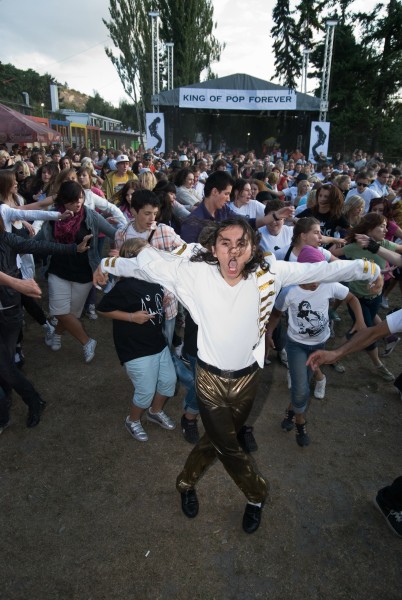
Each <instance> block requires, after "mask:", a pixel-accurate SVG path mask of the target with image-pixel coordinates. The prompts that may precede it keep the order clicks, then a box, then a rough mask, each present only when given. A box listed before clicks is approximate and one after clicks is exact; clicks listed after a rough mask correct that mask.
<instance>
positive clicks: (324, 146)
mask: <svg viewBox="0 0 402 600" xmlns="http://www.w3.org/2000/svg"><path fill="white" fill-rule="evenodd" d="M330 126H331V123H327V122H326V121H313V122H312V123H311V133H310V150H309V153H308V158H309V160H313V161H315V162H317V161H318V160H319V159H320V154H322V155H323V156H325V157H327V155H328V142H329V128H330Z"/></svg>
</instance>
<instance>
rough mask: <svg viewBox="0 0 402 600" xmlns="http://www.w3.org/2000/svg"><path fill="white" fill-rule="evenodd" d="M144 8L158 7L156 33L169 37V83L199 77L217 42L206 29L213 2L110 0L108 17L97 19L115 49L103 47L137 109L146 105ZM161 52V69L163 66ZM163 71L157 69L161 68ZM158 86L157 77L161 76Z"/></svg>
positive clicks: (148, 75) (148, 69)
mask: <svg viewBox="0 0 402 600" xmlns="http://www.w3.org/2000/svg"><path fill="white" fill-rule="evenodd" d="M150 11H159V13H160V19H161V27H160V38H161V40H164V41H165V42H173V43H174V84H175V85H176V86H177V85H186V84H188V83H195V82H197V81H200V76H201V72H202V71H203V70H204V69H206V68H209V67H210V63H211V62H214V61H216V60H219V58H220V54H221V51H222V49H223V47H224V46H223V45H221V44H220V43H219V42H218V41H217V40H216V39H215V37H214V36H213V35H212V31H213V28H214V27H216V24H214V22H213V7H212V3H211V1H210V0H153V1H152V0H120V1H119V2H117V0H110V5H109V13H110V17H111V18H110V21H105V20H104V19H103V23H104V24H105V25H106V27H107V29H108V30H109V34H110V37H111V40H112V42H113V44H114V46H115V48H116V49H117V50H118V55H115V54H114V53H113V51H112V50H111V49H110V48H105V51H106V54H107V56H108V57H109V58H110V60H111V61H112V63H113V64H114V66H115V67H116V69H117V72H118V75H119V77H120V80H121V82H122V84H123V87H124V90H125V92H126V93H127V95H128V96H129V97H130V98H131V99H132V100H133V102H134V104H135V106H136V107H137V118H138V123H139V124H140V132H141V133H142V127H141V123H144V122H145V115H144V114H142V115H141V117H142V120H141V118H140V114H139V113H140V109H139V107H142V111H141V112H142V113H144V112H145V110H147V111H149V110H150V108H151V90H152V48H151V43H152V40H151V24H150V17H149V14H148V13H149V12H150ZM163 59H164V57H163V55H162V56H161V60H162V69H161V70H162V71H163ZM162 75H163V73H162ZM162 88H163V77H162Z"/></svg>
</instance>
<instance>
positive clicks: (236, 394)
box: [176, 365, 268, 503]
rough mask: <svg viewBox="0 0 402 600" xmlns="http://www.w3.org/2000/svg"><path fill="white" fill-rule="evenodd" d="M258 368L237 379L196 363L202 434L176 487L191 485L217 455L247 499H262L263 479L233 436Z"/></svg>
mask: <svg viewBox="0 0 402 600" xmlns="http://www.w3.org/2000/svg"><path fill="white" fill-rule="evenodd" d="M259 376H260V369H258V370H257V371H255V372H254V373H251V374H248V375H245V376H244V377H239V378H238V379H225V378H223V377H219V376H218V375H214V374H212V373H210V372H208V371H206V370H205V369H203V368H201V367H200V366H199V365H197V379H196V390H197V398H198V405H199V410H200V415H201V419H202V422H203V425H204V428H205V434H204V435H203V436H202V438H201V439H200V441H199V442H198V444H197V445H196V446H195V447H194V448H193V450H192V451H191V452H190V454H189V456H188V458H187V461H186V464H185V465H184V468H183V471H182V472H181V473H180V474H179V476H178V478H177V481H176V487H177V489H178V490H179V492H185V491H186V490H188V489H191V488H193V487H194V486H195V484H196V483H197V481H198V479H199V478H200V477H201V476H202V475H203V473H204V472H205V470H206V469H207V468H208V467H209V466H210V465H211V464H212V463H213V462H214V461H215V459H216V458H218V459H219V460H220V461H221V462H222V464H223V466H224V468H225V469H226V471H227V472H228V474H229V475H230V477H231V478H232V479H233V481H234V482H235V484H236V485H237V486H238V487H239V488H240V489H241V490H242V492H243V493H244V494H245V496H246V498H247V499H248V500H249V501H250V502H254V503H257V502H263V501H264V500H265V497H266V495H267V489H268V486H267V482H266V481H265V480H264V479H263V478H262V477H261V475H258V473H256V472H255V470H254V467H253V465H252V463H251V461H250V458H249V457H248V456H247V454H246V453H245V452H244V451H243V449H242V448H241V446H240V445H239V442H238V440H237V432H238V431H239V429H240V428H241V427H242V426H243V425H244V423H245V422H246V419H247V417H248V415H249V413H250V410H251V407H252V404H253V401H254V398H255V396H256V393H257V388H258V382H259Z"/></svg>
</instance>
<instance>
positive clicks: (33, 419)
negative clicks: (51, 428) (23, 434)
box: [27, 398, 46, 427]
mask: <svg viewBox="0 0 402 600" xmlns="http://www.w3.org/2000/svg"><path fill="white" fill-rule="evenodd" d="M45 408H46V402H45V401H44V400H42V398H41V399H40V400H39V406H38V407H35V408H34V409H30V410H29V413H28V419H27V427H36V425H39V422H40V416H41V414H42V413H43V411H44V410H45Z"/></svg>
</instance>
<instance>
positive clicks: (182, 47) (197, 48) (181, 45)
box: [156, 0, 224, 87]
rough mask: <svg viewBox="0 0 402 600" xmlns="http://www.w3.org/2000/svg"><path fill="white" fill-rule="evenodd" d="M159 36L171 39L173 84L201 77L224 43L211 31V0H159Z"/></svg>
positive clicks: (175, 85) (219, 53)
mask: <svg viewBox="0 0 402 600" xmlns="http://www.w3.org/2000/svg"><path fill="white" fill-rule="evenodd" d="M156 6H157V10H159V13H160V19H161V28H160V35H161V39H163V40H164V41H165V42H173V43H174V62H173V81H174V87H180V86H184V85H187V84H189V83H197V82H199V81H200V80H201V73H202V71H203V70H204V69H210V65H211V63H214V62H217V61H219V59H220V55H221V52H222V50H223V49H224V44H220V43H219V41H218V40H217V39H216V38H215V37H214V35H213V33H212V32H213V29H214V27H215V26H216V24H214V21H213V15H214V9H213V6H212V2H211V1H210V0H159V1H158V2H156Z"/></svg>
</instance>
